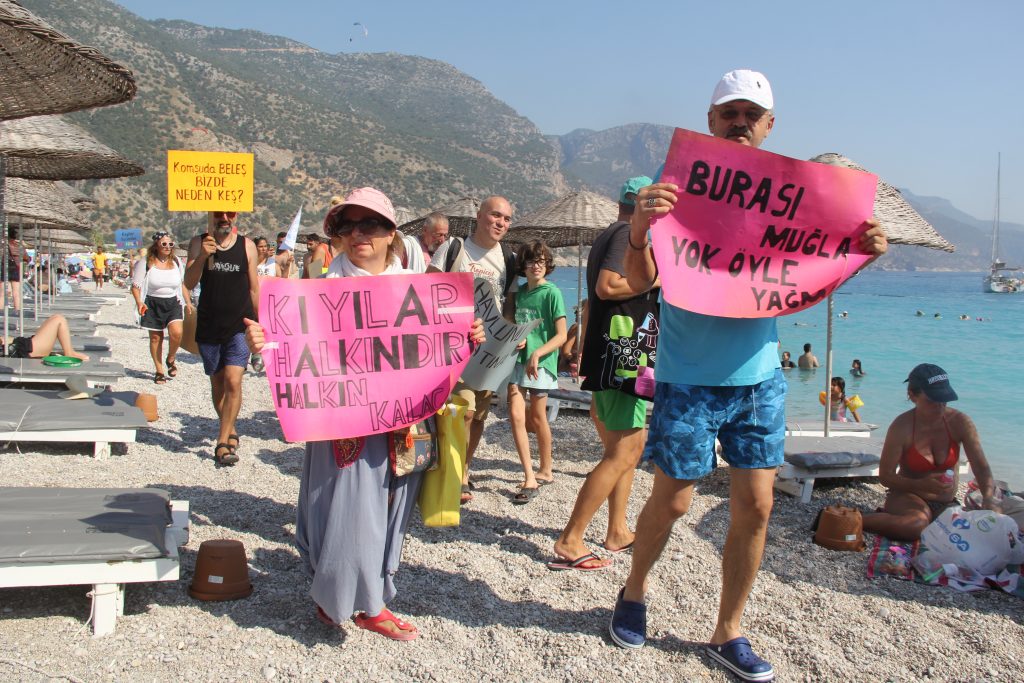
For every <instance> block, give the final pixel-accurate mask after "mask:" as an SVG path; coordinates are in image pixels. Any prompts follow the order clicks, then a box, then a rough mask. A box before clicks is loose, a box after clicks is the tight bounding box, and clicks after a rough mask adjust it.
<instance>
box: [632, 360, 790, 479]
mask: <svg viewBox="0 0 1024 683" xmlns="http://www.w3.org/2000/svg"><path fill="white" fill-rule="evenodd" d="M786 388H787V384H786V378H785V377H784V376H783V375H782V370H781V369H776V370H775V375H774V376H772V377H770V378H768V379H766V380H765V381H763V382H760V383H759V384H754V385H752V386H739V387H704V386H694V385H689V384H669V383H666V382H658V383H657V385H656V386H655V388H654V412H653V414H652V416H651V425H650V428H649V432H648V435H647V446H646V448H645V450H644V458H645V459H650V460H651V461H652V462H654V464H655V465H657V466H658V467H659V468H661V470H662V471H663V472H664V473H665V474H667V475H668V476H670V477H672V478H673V479H700V478H701V477H704V476H706V475H708V474H710V473H711V471H712V470H714V469H715V465H716V458H715V438H716V437H717V438H718V440H719V441H721V443H722V451H723V452H722V457H723V458H724V459H725V461H726V462H727V463H729V465H730V466H731V467H737V468H741V469H760V468H768V467H778V466H779V465H781V464H782V462H783V445H784V442H785V435H786Z"/></svg>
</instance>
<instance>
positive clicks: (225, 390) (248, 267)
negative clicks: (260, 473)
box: [185, 211, 260, 465]
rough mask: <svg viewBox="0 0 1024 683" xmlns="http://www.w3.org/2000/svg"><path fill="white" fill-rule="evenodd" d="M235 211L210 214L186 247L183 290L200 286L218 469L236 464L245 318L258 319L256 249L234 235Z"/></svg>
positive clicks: (200, 327) (199, 326)
mask: <svg viewBox="0 0 1024 683" xmlns="http://www.w3.org/2000/svg"><path fill="white" fill-rule="evenodd" d="M237 215H238V214H236V213H235V212H233V211H211V212H210V214H209V216H208V219H207V232H206V234H204V235H197V236H195V237H193V238H192V241H191V242H189V245H188V265H186V267H185V286H186V287H187V288H188V289H193V288H194V287H195V286H196V285H197V284H199V285H202V289H201V291H200V293H199V306H198V309H197V318H196V343H197V344H198V346H199V353H200V355H201V356H202V357H203V369H204V370H205V371H206V374H207V375H208V376H209V377H210V384H211V385H212V387H213V407H214V409H215V410H216V411H217V416H218V417H219V418H220V433H219V434H218V436H217V441H216V444H217V445H216V446H215V447H214V449H213V459H214V460H215V461H216V462H217V464H218V465H234V464H235V463H236V462H238V454H237V453H236V451H237V450H238V434H236V433H235V420H236V419H237V418H238V411H239V410H240V409H241V407H242V376H243V375H244V374H245V368H246V366H247V365H248V363H249V347H248V346H246V344H245V323H244V322H242V321H243V319H245V318H251V319H252V320H255V319H256V311H257V310H258V309H259V296H260V295H259V291H260V290H259V288H260V285H259V279H258V278H257V277H256V264H257V261H258V259H257V256H256V246H255V245H254V244H253V243H252V241H251V240H249V239H246V238H245V237H243V236H242V235H240V234H238V230H237V229H236V227H235V218H236V217H237Z"/></svg>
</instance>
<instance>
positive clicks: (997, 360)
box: [550, 267, 1024, 491]
mask: <svg viewBox="0 0 1024 683" xmlns="http://www.w3.org/2000/svg"><path fill="white" fill-rule="evenodd" d="M983 277H984V274H983V273H918V272H910V273H903V272H900V273H894V272H882V271H868V272H865V273H862V274H860V275H858V276H857V277H855V278H853V279H851V280H850V281H849V282H847V283H845V284H844V285H843V286H842V287H841V288H840V289H839V290H838V291H836V293H835V296H834V317H833V332H832V363H833V374H835V375H837V376H840V377H843V378H844V379H845V380H846V394H847V396H853V395H858V396H860V398H861V400H863V401H864V407H862V408H860V409H859V410H858V411H857V412H858V414H859V415H860V418H861V420H862V421H864V422H872V423H874V424H877V425H879V428H878V430H877V431H876V432H875V435H876V436H877V437H878V438H879V439H881V438H882V437H883V436H884V434H885V430H886V428H887V427H888V426H889V423H891V422H892V420H893V418H895V417H896V416H897V415H899V414H900V413H902V412H903V411H906V410H909V409H910V408H911V407H912V405H911V404H910V402H909V401H908V400H907V391H906V384H904V383H903V380H905V379H906V378H907V374H908V373H909V372H910V370H911V369H912V368H913V367H914V366H915V365H917V364H918V363H935V364H936V365H939V366H941V367H942V368H943V369H944V370H945V371H946V372H947V373H948V374H949V378H950V383H951V384H952V386H953V388H954V389H955V390H956V392H957V394H958V395H959V396H960V400H959V401H957V402H956V403H955V404H954V406H955V407H956V408H957V409H959V410H962V411H963V412H965V413H967V414H968V415H969V416H970V417H971V419H972V420H974V423H975V425H977V427H978V432H979V434H980V436H981V445H982V448H983V449H984V451H985V455H986V456H987V458H988V461H989V464H990V465H991V467H992V472H993V475H994V476H995V478H996V479H1002V480H1004V481H1006V482H1007V483H1009V485H1010V488H1011V489H1012V490H1014V491H1021V490H1024V458H1022V455H1024V448H1022V447H1021V445H1020V444H1021V441H1022V434H1021V433H1018V430H1021V431H1022V432H1024V294H986V293H984V292H983V291H982V286H981V285H982V278H983ZM550 279H551V280H552V282H554V283H555V284H556V285H558V287H559V288H560V289H561V290H562V294H563V296H564V297H565V302H566V311H567V312H568V321H569V324H572V322H573V320H574V319H575V318H574V315H573V308H574V306H575V305H576V269H575V268H569V267H563V268H559V269H558V270H556V271H555V272H554V273H552V275H551V278H550ZM585 288H586V283H585V282H584V289H585ZM843 311H846V316H845V317H843V316H842V313H843ZM918 311H920V312H921V315H917V312H918ZM936 314H938V315H936ZM961 315H965V316H967V318H968V319H967V320H961V319H960V316H961ZM778 324H779V338H780V341H781V348H780V352H781V351H783V350H784V351H789V352H790V354H791V355H792V357H793V361H794V362H795V361H796V359H797V357H798V356H800V354H801V353H803V345H804V344H805V343H810V344H811V346H812V351H813V353H814V354H815V355H816V356H817V357H818V360H819V361H820V362H821V365H822V367H821V368H820V369H818V370H816V371H813V370H812V371H805V370H795V369H794V370H789V371H787V372H786V376H787V378H788V380H789V394H788V396H787V399H786V412H787V418H788V419H790V420H800V421H801V422H804V421H807V420H812V421H813V420H823V419H824V408H823V407H822V406H821V403H820V402H819V400H818V394H819V392H821V391H822V390H824V389H825V370H824V366H825V361H826V358H825V356H826V344H825V342H826V335H827V304H826V303H824V302H823V303H821V304H819V305H817V306H815V307H813V308H811V309H808V310H806V311H802V312H800V313H796V314H794V315H787V316H783V317H781V318H779V321H778ZM854 358H857V359H859V360H860V361H861V364H862V366H863V368H864V371H865V373H866V374H865V376H864V377H860V378H857V377H853V376H852V375H851V374H850V365H851V362H852V361H853V359H854ZM1018 394H1020V395H1019V396H1018Z"/></svg>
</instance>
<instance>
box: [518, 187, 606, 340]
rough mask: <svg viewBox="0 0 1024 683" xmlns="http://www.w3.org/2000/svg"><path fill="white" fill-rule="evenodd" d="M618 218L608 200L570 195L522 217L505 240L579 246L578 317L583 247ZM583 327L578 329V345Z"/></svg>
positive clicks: (581, 297) (580, 194) (592, 196)
mask: <svg viewBox="0 0 1024 683" xmlns="http://www.w3.org/2000/svg"><path fill="white" fill-rule="evenodd" d="M618 217H619V205H618V204H616V203H615V202H613V201H612V200H611V199H608V198H607V197H602V196H601V195H599V194H594V193H593V192H587V191H585V190H581V191H579V192H570V193H569V194H567V195H565V196H564V197H560V198H558V199H556V200H554V201H552V202H548V203H547V204H545V205H544V206H542V207H540V208H539V209H537V210H536V211H534V212H532V213H530V214H527V215H526V216H523V217H522V218H520V219H519V220H517V221H516V222H515V223H513V224H512V227H511V228H510V229H509V231H508V235H507V236H506V237H505V239H506V240H508V241H509V242H510V243H512V244H525V243H527V242H531V241H533V240H538V239H539V240H544V241H545V242H546V243H547V244H548V246H551V247H568V246H572V245H576V315H577V317H578V316H579V315H580V306H581V305H582V301H583V245H591V244H593V243H594V239H595V238H596V237H597V236H598V235H600V234H601V232H602V231H604V230H605V228H607V227H608V226H609V225H611V224H612V223H614V222H615V220H616V219H617V218H618ZM579 343H580V326H579V325H577V326H576V344H577V346H578V345H579Z"/></svg>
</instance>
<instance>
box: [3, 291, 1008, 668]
mask: <svg viewBox="0 0 1024 683" xmlns="http://www.w3.org/2000/svg"><path fill="white" fill-rule="evenodd" d="M104 291H105V293H108V294H109V293H113V292H119V293H121V292H123V290H112V289H105V290H104ZM125 297H126V300H125V301H124V302H122V305H120V306H106V307H104V308H103V310H102V311H101V312H100V315H99V322H100V325H99V329H98V331H97V334H98V335H99V336H102V337H106V338H108V339H109V340H110V342H111V345H112V348H113V359H112V360H115V361H117V362H120V363H123V364H124V365H125V367H126V368H127V376H126V377H125V378H123V379H122V380H120V381H119V382H118V383H117V385H116V387H115V388H116V390H119V391H124V390H128V391H139V392H146V393H152V394H156V395H157V397H158V409H159V414H160V417H159V419H158V420H157V421H155V422H152V423H150V427H149V429H146V430H141V431H140V432H139V434H138V437H137V439H138V440H137V442H136V443H133V444H129V445H128V447H127V448H124V447H121V448H118V447H116V446H115V451H114V455H113V456H112V457H111V458H110V459H108V460H105V461H97V460H94V459H93V458H92V457H91V452H92V447H91V446H86V445H82V444H59V445H52V446H50V445H44V446H40V445H36V444H21V445H20V447H19V446H16V445H14V444H12V445H9V446H7V447H6V448H4V449H3V451H2V453H0V471H2V472H3V473H4V475H3V480H4V485H5V486H39V487H154V488H160V489H164V490H167V491H168V492H169V493H170V494H171V497H172V498H173V499H184V500H188V501H189V503H190V506H191V530H190V540H189V543H188V545H187V546H185V547H183V548H182V549H181V551H182V565H181V578H180V579H179V580H178V581H177V582H162V583H148V584H131V585H129V586H128V588H127V595H126V601H125V611H124V616H122V617H119V618H118V620H117V627H116V631H115V632H114V633H113V634H112V635H109V636H105V637H102V638H93V637H92V635H91V629H90V627H89V625H87V623H86V619H87V618H88V615H89V604H90V601H89V598H88V597H86V593H87V592H88V591H89V590H90V587H89V586H65V587H48V588H17V589H12V588H3V589H0V678H2V679H3V680H8V681H53V680H67V681H235V680H237V681H291V680H297V681H337V682H340V681H370V680H390V681H424V680H437V681H474V682H476V681H602V682H604V681H620V680H621V681H638V680H652V681H655V680H656V681H732V680H736V679H735V678H733V677H732V676H731V675H730V674H728V673H726V672H725V671H724V670H722V669H720V668H718V667H717V666H716V665H715V664H713V663H712V662H711V660H710V659H709V658H708V657H707V656H706V655H704V654H702V651H701V650H702V648H701V646H702V644H703V641H704V640H705V639H706V638H707V637H708V636H709V635H710V633H711V630H712V628H713V624H714V619H715V615H716V612H717V602H718V601H717V596H718V591H719V581H720V571H719V564H720V558H721V547H722V543H723V542H724V539H725V532H726V527H727V525H728V514H729V511H728V487H729V481H728V473H727V472H726V471H724V470H722V469H720V470H718V471H717V472H716V473H715V474H713V475H712V476H710V477H709V478H708V479H707V480H706V481H704V482H702V483H701V484H700V485H699V486H698V488H697V494H696V495H695V497H694V502H693V505H692V508H691V510H690V513H689V514H688V515H687V516H686V517H685V518H683V519H682V520H681V521H680V522H679V523H678V524H677V525H676V528H675V532H674V534H673V536H672V538H671V540H670V541H669V544H668V547H667V548H666V551H665V554H664V556H663V558H662V560H661V562H659V564H658V565H657V566H656V568H655V570H654V572H653V573H652V576H651V591H650V593H649V594H648V610H649V613H648V624H649V626H648V642H647V645H646V646H645V647H644V648H642V649H640V650H638V651H625V650H622V649H619V648H617V647H615V646H614V645H612V644H611V642H610V640H609V638H608V635H607V626H608V621H609V618H610V616H611V608H612V606H613V603H614V601H615V596H616V593H617V592H618V589H619V587H620V586H621V585H622V583H623V581H624V579H625V576H626V574H627V573H628V570H629V556H628V554H622V555H617V556H615V561H614V563H613V564H612V566H611V567H609V568H608V569H607V570H604V571H597V572H569V571H563V572H552V571H549V570H548V569H547V568H546V567H545V564H544V563H545V561H547V560H549V559H552V558H553V554H552V544H553V542H554V540H555V538H556V536H557V535H558V533H559V532H560V530H561V527H562V525H563V524H564V523H565V521H566V520H567V518H568V515H569V513H570V511H571V509H572V505H573V502H574V500H575V497H576V493H577V492H578V490H579V487H580V484H581V483H582V481H583V478H584V477H585V476H586V474H587V473H588V472H589V470H590V468H591V467H592V466H593V464H594V463H595V462H596V461H597V459H598V458H599V457H600V453H601V448H600V442H599V440H598V438H597V435H596V433H595V431H594V428H593V426H592V425H591V423H590V420H589V418H588V417H587V416H586V415H584V414H582V413H572V412H570V411H565V410H563V411H562V412H561V413H560V415H559V416H558V419H557V420H556V422H555V423H554V424H553V425H552V431H553V436H554V443H555V450H554V459H555V477H556V480H555V483H554V484H553V485H551V486H545V487H543V489H542V491H541V493H540V494H539V495H538V496H537V497H536V498H535V499H534V500H533V501H531V502H530V503H528V504H527V505H523V506H516V505H513V504H512V503H511V497H512V495H513V494H514V493H515V491H516V489H517V487H518V484H519V481H520V477H521V473H520V471H519V464H518V459H517V457H516V455H515V450H514V446H513V443H512V436H511V432H510V431H509V429H508V426H507V423H506V422H505V419H504V418H505V411H504V410H503V409H502V408H500V407H499V408H498V409H497V410H495V411H493V413H492V415H491V416H490V417H489V418H488V423H487V426H486V429H485V433H484V438H483V441H482V443H481V446H480V449H479V450H478V452H477V456H476V460H475V463H474V469H473V473H474V474H473V479H474V482H475V485H476V491H475V498H474V500H473V501H472V502H471V503H470V504H469V505H467V506H465V507H464V508H463V509H462V523H461V525H460V526H459V527H453V528H446V529H428V528H425V527H424V526H423V525H422V524H421V523H420V521H419V519H418V516H414V518H413V523H412V525H411V527H410V531H409V536H408V538H407V541H406V544H405V549H404V556H403V564H402V567H401V570H400V571H399V573H398V575H397V578H396V584H397V586H398V590H399V594H398V597H397V598H396V599H395V601H394V602H393V603H391V604H390V605H389V606H390V608H391V609H392V610H393V611H394V612H395V613H396V614H398V615H399V616H401V617H403V618H405V619H407V620H409V621H411V622H412V623H414V624H415V625H416V626H417V627H418V628H419V630H420V632H421V634H422V635H421V637H420V638H419V639H418V640H416V641H413V642H409V643H402V642H392V641H389V640H386V639H385V638H383V637H381V636H379V635H375V634H373V633H369V632H366V631H363V630H360V629H358V628H356V627H355V626H354V625H352V624H350V623H349V624H346V625H343V626H342V627H341V628H331V627H328V626H325V625H323V624H321V623H320V622H318V621H317V620H316V619H315V617H314V606H313V603H312V601H311V599H310V598H309V595H308V591H309V584H310V582H309V579H308V578H307V577H306V576H305V574H304V572H303V569H302V565H301V563H300V560H299V557H298V553H297V552H296V550H295V548H294V546H293V533H294V529H295V501H296V499H297V498H298V492H299V471H300V467H301V463H302V446H301V445H300V444H289V443H285V442H284V441H283V440H282V438H281V432H280V428H279V425H278V422H277V418H276V417H275V414H274V410H273V407H272V405H271V400H270V392H269V388H268V385H267V380H266V377H265V376H264V375H262V374H260V375H257V374H254V373H252V372H251V371H250V372H249V373H248V374H247V375H246V378H245V380H244V389H243V405H242V412H241V415H240V418H239V423H238V432H239V434H241V436H242V438H241V445H240V448H239V455H240V457H241V461H240V462H239V463H238V465H236V466H235V467H231V468H216V467H215V466H214V462H213V459H212V453H213V440H214V439H213V437H214V435H215V430H216V425H217V422H216V417H215V414H214V411H213V408H212V405H211V404H210V398H209V381H208V379H207V378H206V376H205V375H203V372H202V364H201V362H200V360H199V358H198V357H197V356H193V355H191V354H188V353H186V352H182V353H181V354H180V355H179V357H178V359H179V360H178V367H179V374H178V377H177V378H175V379H173V380H171V381H169V382H168V383H167V384H165V385H154V384H153V382H152V375H153V368H152V361H151V359H150V357H149V352H148V347H147V341H146V338H145V333H144V332H143V331H141V330H139V329H138V328H137V327H136V326H135V324H134V322H133V319H132V308H131V306H130V305H129V301H128V298H127V294H125ZM651 481H652V477H651V474H650V472H649V471H647V470H641V471H639V472H638V474H637V478H636V483H635V485H634V490H633V495H632V497H631V501H630V519H631V520H635V519H636V516H637V514H638V513H639V511H640V508H641V506H642V505H643V502H644V501H645V500H646V497H647V494H648V493H649V491H650V486H651ZM883 497H884V494H883V490H882V488H881V486H880V485H879V484H878V483H877V482H870V481H858V480H853V481H851V480H844V481H843V483H842V484H836V485H830V484H829V483H828V482H825V483H820V484H818V486H817V487H816V488H815V492H814V499H813V501H812V502H811V503H810V504H802V503H800V502H799V501H798V500H796V499H794V498H791V497H789V496H787V495H785V494H782V493H777V494H776V498H775V509H774V513H773V516H772V521H771V524H770V527H769V532H768V545H767V549H766V554H765V558H764V562H763V564H762V566H761V571H760V573H759V575H758V578H757V581H756V583H755V585H754V589H753V592H752V594H751V597H750V602H749V603H748V606H747V609H746V612H745V621H744V628H745V635H747V636H748V637H749V638H750V640H751V642H752V644H753V646H754V649H755V650H756V651H757V652H758V653H759V654H760V655H762V656H763V657H764V658H765V659H767V660H768V661H770V662H771V663H772V664H773V665H774V667H775V670H776V675H777V680H780V681H922V680H934V681H979V682H980V681H991V682H996V681H1007V682H1009V681H1021V680H1024V625H1022V621H1024V602H1022V601H1021V600H1020V599H1018V598H1015V597H1012V596H1009V595H1006V594H1003V593H1000V592H997V591H986V592H982V593H974V594H962V593H957V592H955V591H953V590H951V589H946V588H938V587H930V586H925V585H921V584H916V583H913V582H909V581H899V580H896V579H891V578H881V579H868V578H866V576H865V568H866V562H867V552H866V551H865V552H860V553H857V552H836V551H831V550H827V549H825V548H822V547H819V546H817V545H814V544H813V543H812V542H811V534H810V531H809V528H810V525H811V523H812V521H813V519H814V517H815V515H816V513H817V511H818V510H819V509H820V508H822V507H823V506H825V505H827V504H830V503H842V504H845V505H855V506H858V507H860V508H863V509H870V508H874V507H876V506H878V505H880V504H881V503H882V500H883ZM605 519H606V518H605V516H604V510H602V511H601V512H599V513H598V516H597V517H596V518H595V520H594V522H593V524H592V525H591V528H590V533H589V534H588V541H589V542H590V544H591V547H592V548H595V549H596V548H599V546H600V544H601V542H602V541H603V538H604V536H603V534H604V524H605ZM219 538H229V539H237V540H240V541H242V543H244V545H245V548H246V552H247V555H248V559H249V564H250V573H251V578H252V582H253V585H254V589H255V590H254V592H253V594H252V595H251V596H250V597H248V598H246V599H242V600H238V601H233V602H200V601H197V600H194V599H192V598H191V597H190V596H189V594H188V590H187V589H188V585H189V583H190V581H191V579H192V572H193V568H194V566H195V560H196V553H197V550H198V548H199V545H200V543H202V542H203V541H205V540H209V539H219Z"/></svg>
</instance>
